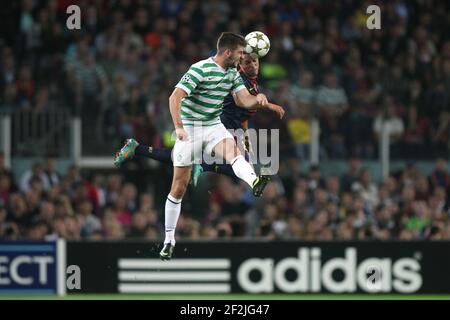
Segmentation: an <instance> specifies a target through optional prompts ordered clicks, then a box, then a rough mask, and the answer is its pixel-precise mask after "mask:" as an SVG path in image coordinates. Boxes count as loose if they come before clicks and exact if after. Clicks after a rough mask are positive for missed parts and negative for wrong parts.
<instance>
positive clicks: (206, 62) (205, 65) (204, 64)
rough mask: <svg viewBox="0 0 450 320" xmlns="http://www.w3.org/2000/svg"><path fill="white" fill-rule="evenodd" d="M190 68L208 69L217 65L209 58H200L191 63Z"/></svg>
mask: <svg viewBox="0 0 450 320" xmlns="http://www.w3.org/2000/svg"><path fill="white" fill-rule="evenodd" d="M191 68H198V69H200V70H210V69H212V68H217V65H216V64H215V63H214V61H212V59H211V58H207V59H203V60H200V61H198V62H196V63H194V64H193V65H191Z"/></svg>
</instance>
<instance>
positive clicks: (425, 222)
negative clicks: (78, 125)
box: [0, 156, 450, 241]
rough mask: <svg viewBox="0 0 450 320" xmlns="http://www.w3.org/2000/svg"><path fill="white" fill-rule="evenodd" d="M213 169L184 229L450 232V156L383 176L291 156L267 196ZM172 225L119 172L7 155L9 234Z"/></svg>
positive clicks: (158, 230) (214, 235) (203, 233)
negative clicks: (63, 169)
mask: <svg viewBox="0 0 450 320" xmlns="http://www.w3.org/2000/svg"><path fill="white" fill-rule="evenodd" d="M209 175H211V177H210V179H207V180H205V181H203V180H202V181H201V182H204V183H207V186H206V188H207V190H208V192H207V193H208V194H209V199H208V207H207V211H206V214H205V215H202V216H199V215H198V214H196V206H195V205H191V206H189V205H187V206H186V203H187V204H189V200H187V201H185V202H184V205H183V209H182V212H181V216H180V219H179V222H178V227H177V236H178V238H179V239H200V238H201V239H230V238H248V239H255V238H256V239H268V240H275V239H301V240H333V239H339V240H398V239H400V240H443V239H447V240H450V217H449V214H450V211H449V208H450V206H449V201H448V199H449V197H448V195H449V191H450V173H449V172H448V170H447V163H446V161H445V160H444V159H438V160H437V161H436V165H435V168H434V170H433V171H432V172H431V173H430V175H429V176H427V175H425V174H424V173H423V172H421V170H419V169H418V167H417V166H416V165H415V164H414V163H408V165H407V166H406V167H405V168H404V169H403V170H400V171H398V172H393V173H392V174H391V175H390V176H389V178H388V179H386V180H385V181H384V182H382V183H380V184H376V183H374V182H373V181H372V176H371V171H370V170H369V169H368V168H365V167H363V166H362V163H361V160H360V159H359V158H352V159H351V160H350V161H349V168H348V171H347V172H346V173H344V174H343V175H342V176H336V175H331V176H327V177H322V175H321V170H320V168H319V167H317V166H312V167H311V168H310V169H309V170H308V171H306V172H304V171H302V170H301V166H300V162H299V160H298V159H296V158H291V159H289V160H288V161H283V162H282V165H281V168H280V172H279V175H278V176H277V178H275V179H274V180H273V181H271V182H269V184H268V185H267V187H266V190H265V192H264V194H263V196H262V197H261V198H254V197H253V196H252V194H251V190H250V189H249V188H248V187H247V186H246V185H245V183H243V182H239V181H233V180H232V179H231V178H229V177H227V176H222V175H218V174H213V173H209ZM166 178H167V179H169V178H170V175H167V177H166ZM152 182H155V181H149V183H152ZM203 199H204V197H203ZM204 201H206V200H205V199H204ZM163 235H164V207H163V206H157V205H156V201H155V192H154V191H152V190H143V191H141V190H139V189H138V188H137V187H136V184H133V183H131V182H129V181H127V180H126V179H125V177H124V176H122V175H121V174H120V173H117V172H113V173H110V174H102V173H99V172H93V173H91V174H90V175H89V176H87V177H86V176H84V175H82V174H81V173H80V170H79V169H78V168H76V167H75V166H71V167H70V168H69V169H68V170H67V173H66V174H64V175H61V174H59V173H58V172H57V170H56V160H55V159H52V158H49V159H47V160H46V161H45V163H44V164H42V163H36V164H34V165H33V166H32V167H31V168H30V170H29V171H27V172H25V173H24V174H23V175H22V176H21V177H20V179H17V180H16V179H14V177H13V176H12V174H11V172H10V171H8V170H6V169H5V167H4V159H3V156H0V239H7V240H19V239H28V240H52V239H57V238H59V237H62V238H65V239H68V240H80V239H89V240H101V239H104V240H111V239H113V240H118V239H147V240H152V241H160V240H161V239H162V237H163Z"/></svg>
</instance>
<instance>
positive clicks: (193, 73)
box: [175, 66, 203, 95]
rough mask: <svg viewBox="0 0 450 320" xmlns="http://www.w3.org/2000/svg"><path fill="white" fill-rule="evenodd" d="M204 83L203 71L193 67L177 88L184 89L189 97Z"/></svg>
mask: <svg viewBox="0 0 450 320" xmlns="http://www.w3.org/2000/svg"><path fill="white" fill-rule="evenodd" d="M202 81H203V71H202V70H201V69H200V68H198V67H195V66H191V67H190V68H189V70H188V71H187V72H186V73H185V74H184V76H183V77H182V78H181V80H180V81H179V82H178V83H177V85H176V86H175V87H176V88H180V89H183V90H184V91H185V92H186V93H187V94H188V95H189V94H191V93H192V91H194V89H195V88H196V87H197V86H198V85H199V84H200V83H201V82H202Z"/></svg>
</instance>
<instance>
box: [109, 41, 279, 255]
mask: <svg viewBox="0 0 450 320" xmlns="http://www.w3.org/2000/svg"><path fill="white" fill-rule="evenodd" d="M245 46H246V41H245V39H244V38H243V37H241V36H239V35H236V34H233V33H223V34H222V35H221V36H220V38H219V40H218V43H217V54H216V55H215V56H214V57H210V58H208V59H206V60H202V61H200V62H197V63H195V64H193V65H192V66H191V67H190V69H189V70H188V71H187V72H186V74H185V75H184V76H183V77H182V78H181V80H180V82H179V83H178V84H177V85H176V88H175V90H174V91H173V93H172V95H171V96H170V99H169V103H170V112H171V115H172V119H173V122H174V126H175V130H176V135H177V140H176V143H175V146H174V150H173V165H174V174H173V180H172V187H171V190H170V193H169V195H168V197H167V201H166V207H165V226H166V238H165V241H164V248H163V249H162V250H161V252H160V257H161V259H163V260H167V259H170V258H171V257H172V253H173V249H174V247H175V227H176V224H177V221H178V217H179V214H180V210H181V200H182V198H183V196H184V193H185V191H186V187H187V184H188V182H189V179H190V173H191V168H192V165H193V159H195V158H197V159H201V155H202V152H206V153H208V154H211V153H212V152H214V153H215V154H216V155H217V156H220V157H221V158H223V159H224V160H225V161H226V162H227V163H228V164H229V165H230V166H231V168H232V170H233V172H234V174H235V175H236V176H237V177H239V178H240V179H242V180H244V181H245V182H247V183H248V184H249V185H250V187H252V189H253V194H254V195H255V196H260V195H261V193H262V188H263V187H264V185H265V184H266V182H267V179H266V177H261V176H260V177H257V176H256V174H255V172H254V170H253V167H252V166H251V165H250V164H249V163H248V162H247V161H246V160H245V159H244V157H243V156H242V155H241V154H240V151H239V149H238V148H237V146H236V144H235V141H234V138H233V136H232V135H231V134H230V133H229V132H228V131H227V130H226V129H225V127H224V125H223V124H222V123H221V118H220V117H219V116H220V115H221V113H222V107H223V103H224V99H225V97H227V96H228V98H229V97H230V96H231V95H230V93H232V97H234V100H235V101H234V102H235V104H236V105H238V106H240V107H242V108H245V109H248V110H254V109H256V108H261V107H262V108H269V109H271V110H273V111H275V112H277V113H278V114H279V116H280V117H282V116H283V114H284V111H283V109H282V108H281V107H279V106H277V105H274V104H271V103H268V101H267V98H266V97H265V95H263V94H260V93H256V92H254V93H256V94H255V95H252V94H251V93H250V92H249V90H248V89H247V87H246V86H245V84H244V82H243V80H242V78H241V75H240V74H239V72H238V71H237V70H236V68H234V66H235V65H236V64H237V63H238V62H239V61H240V59H241V58H242V56H243V54H244V47H245ZM248 70H251V68H250V67H249V68H248ZM256 75H257V66H256V73H255V75H254V76H255V77H256ZM222 119H223V117H222ZM198 124H200V125H201V126H202V130H198V128H196V130H194V125H198ZM124 148H126V146H125V147H124ZM124 148H123V149H124ZM134 148H136V147H134ZM133 152H134V149H133ZM121 153H122V150H121ZM127 153H128V152H127ZM116 159H121V158H120V153H119V157H117V158H116Z"/></svg>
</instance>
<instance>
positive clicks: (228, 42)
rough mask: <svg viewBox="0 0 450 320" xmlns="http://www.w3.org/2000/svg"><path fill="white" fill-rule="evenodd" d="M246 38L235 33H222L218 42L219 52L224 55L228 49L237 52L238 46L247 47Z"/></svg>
mask: <svg viewBox="0 0 450 320" xmlns="http://www.w3.org/2000/svg"><path fill="white" fill-rule="evenodd" d="M246 44H247V43H246V41H245V38H244V37H243V36H241V35H239V34H236V33H233V32H222V34H221V35H220V37H219V39H218V40H217V51H218V52H219V53H222V52H223V51H224V50H226V49H230V50H235V49H236V48H237V47H238V46H241V47H245V45H246Z"/></svg>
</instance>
